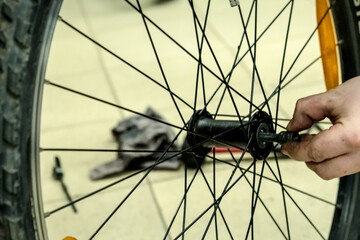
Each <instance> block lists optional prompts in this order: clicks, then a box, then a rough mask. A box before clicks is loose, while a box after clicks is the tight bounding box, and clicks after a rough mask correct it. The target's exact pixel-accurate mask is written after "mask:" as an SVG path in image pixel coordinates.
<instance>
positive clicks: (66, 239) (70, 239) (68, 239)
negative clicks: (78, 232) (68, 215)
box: [63, 236, 77, 240]
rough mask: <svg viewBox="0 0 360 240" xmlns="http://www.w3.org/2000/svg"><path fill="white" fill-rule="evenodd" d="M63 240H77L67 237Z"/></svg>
mask: <svg viewBox="0 0 360 240" xmlns="http://www.w3.org/2000/svg"><path fill="white" fill-rule="evenodd" d="M63 240H77V238H74V237H69V236H67V237H65V238H63Z"/></svg>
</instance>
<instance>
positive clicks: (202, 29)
mask: <svg viewBox="0 0 360 240" xmlns="http://www.w3.org/2000/svg"><path fill="white" fill-rule="evenodd" d="M188 2H189V5H190V7H191V10H192V12H193V16H194V18H195V20H196V22H197V24H198V26H199V28H200V30H201V32H202V34H203V37H204V38H205V41H206V43H207V45H208V47H209V50H210V52H211V55H212V57H213V59H214V61H215V63H216V66H217V68H218V70H219V72H220V74H221V80H225V76H224V74H223V71H222V70H221V67H220V64H219V61H218V60H217V58H216V56H215V53H214V51H213V49H212V47H211V44H210V42H209V39H208V38H207V37H206V35H205V28H203V27H202V26H201V23H200V20H199V18H198V17H197V15H196V12H195V9H194V5H193V4H192V1H191V0H188Z"/></svg>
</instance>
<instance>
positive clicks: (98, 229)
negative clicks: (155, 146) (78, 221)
mask: <svg viewBox="0 0 360 240" xmlns="http://www.w3.org/2000/svg"><path fill="white" fill-rule="evenodd" d="M185 125H186V124H184V128H185ZM181 132H182V130H180V131H179V132H178V134H177V135H176V136H175V137H174V139H173V140H172V141H171V143H170V144H169V146H167V148H166V150H165V151H164V152H163V153H162V155H161V156H160V157H159V158H158V159H157V160H156V161H155V163H159V162H161V160H162V158H163V157H164V156H165V154H166V152H167V151H168V150H169V149H170V148H171V147H172V146H173V145H174V143H175V141H176V140H177V139H178V137H179V135H180V134H181ZM154 167H155V166H152V167H151V168H149V169H148V170H147V172H146V173H145V174H144V176H142V177H141V179H140V180H139V181H138V182H137V183H136V184H135V186H134V187H133V188H132V189H131V191H130V192H129V193H128V194H127V195H126V196H125V198H123V200H122V201H121V202H120V203H119V205H117V207H116V208H115V209H114V210H113V211H112V212H111V213H110V215H109V216H108V217H107V218H106V219H105V220H104V222H103V223H102V224H101V225H100V227H98V228H97V229H96V231H95V233H94V234H93V235H92V236H91V237H90V240H91V239H93V238H94V237H95V236H96V235H97V234H98V233H99V232H100V230H101V229H102V228H103V227H104V226H105V224H107V223H108V221H109V220H110V219H111V218H112V217H113V216H114V214H115V213H116V212H117V211H118V210H119V209H120V207H121V206H122V205H123V204H124V203H125V202H126V201H127V199H128V198H129V197H130V196H131V195H132V194H133V193H134V192H135V190H136V189H137V188H138V187H139V186H140V185H141V183H142V182H143V181H144V180H145V179H146V177H147V176H148V175H149V174H150V172H151V171H152V170H153V169H154Z"/></svg>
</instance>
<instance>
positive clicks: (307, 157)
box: [282, 124, 352, 162]
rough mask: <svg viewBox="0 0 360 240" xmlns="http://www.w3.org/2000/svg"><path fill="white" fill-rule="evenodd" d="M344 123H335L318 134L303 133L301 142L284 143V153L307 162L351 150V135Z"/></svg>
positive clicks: (318, 160) (328, 157) (322, 159)
mask: <svg viewBox="0 0 360 240" xmlns="http://www.w3.org/2000/svg"><path fill="white" fill-rule="evenodd" d="M348 135H349V133H347V131H345V129H344V127H343V125H341V124H335V125H333V126H332V127H331V128H330V129H327V130H324V131H322V132H320V133H318V134H317V135H309V134H306V135H302V138H301V142H291V143H286V144H283V145H282V151H283V153H284V154H286V155H288V156H290V157H291V158H293V159H296V160H300V161H305V162H322V161H324V160H326V159H331V158H335V157H337V156H340V155H343V154H346V153H348V152H350V151H351V148H352V145H351V144H349V143H350V141H352V140H351V136H348Z"/></svg>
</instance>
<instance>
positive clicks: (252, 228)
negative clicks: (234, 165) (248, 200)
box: [245, 162, 265, 239]
mask: <svg viewBox="0 0 360 240" xmlns="http://www.w3.org/2000/svg"><path fill="white" fill-rule="evenodd" d="M264 167H265V163H264V162H263V164H262V167H261V173H260V180H259V183H258V189H257V191H255V180H254V184H253V187H252V189H253V192H254V193H255V194H256V198H255V202H254V204H253V206H252V208H251V219H250V222H249V225H248V229H247V232H246V238H245V239H247V236H248V234H249V231H250V226H251V239H253V238H254V227H253V226H254V214H255V210H256V204H257V201H258V199H259V198H260V196H259V195H260V187H261V183H262V179H263V173H264ZM253 177H254V179H255V174H253Z"/></svg>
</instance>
